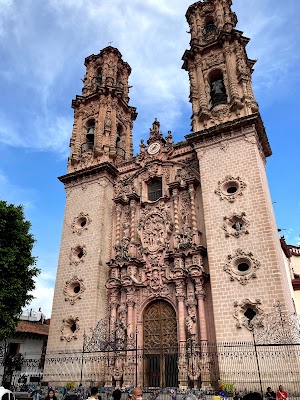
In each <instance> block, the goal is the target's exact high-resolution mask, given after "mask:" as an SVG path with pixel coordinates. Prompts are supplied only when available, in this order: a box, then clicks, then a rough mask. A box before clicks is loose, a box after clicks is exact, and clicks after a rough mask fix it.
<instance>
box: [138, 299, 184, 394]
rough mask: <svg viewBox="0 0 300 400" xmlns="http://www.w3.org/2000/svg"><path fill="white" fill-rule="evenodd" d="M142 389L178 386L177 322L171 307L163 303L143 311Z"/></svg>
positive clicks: (156, 302)
mask: <svg viewBox="0 0 300 400" xmlns="http://www.w3.org/2000/svg"><path fill="white" fill-rule="evenodd" d="M143 331H144V386H147V387H177V386H178V366H177V360H178V342H177V321H176V314H175V310H174V308H173V307H172V306H171V305H170V304H169V303H168V302H166V301H164V300H157V301H155V302H153V303H151V304H150V305H149V306H148V307H147V308H146V310H145V312H144V318H143Z"/></svg>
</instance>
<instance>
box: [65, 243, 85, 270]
mask: <svg viewBox="0 0 300 400" xmlns="http://www.w3.org/2000/svg"><path fill="white" fill-rule="evenodd" d="M85 256H86V246H85V245H80V244H78V245H77V246H75V247H72V248H71V253H70V256H69V258H70V264H74V265H78V264H79V263H81V262H83V260H84V257H85Z"/></svg>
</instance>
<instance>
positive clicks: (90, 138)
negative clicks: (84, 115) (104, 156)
mask: <svg viewBox="0 0 300 400" xmlns="http://www.w3.org/2000/svg"><path fill="white" fill-rule="evenodd" d="M85 129H86V134H85V138H86V142H85V143H83V144H82V145H81V152H82V153H84V152H85V151H89V150H93V149H94V143H95V120H94V119H90V120H89V121H88V122H87V123H86V128H85Z"/></svg>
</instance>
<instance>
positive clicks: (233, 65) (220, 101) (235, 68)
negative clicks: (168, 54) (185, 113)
mask: <svg viewBox="0 0 300 400" xmlns="http://www.w3.org/2000/svg"><path fill="white" fill-rule="evenodd" d="M231 4H232V1H231V0H211V1H198V2H197V3H195V4H193V5H191V6H190V7H189V8H188V10H187V13H186V18H187V21H188V23H189V26H190V34H191V41H190V45H191V48H190V49H189V50H186V52H185V53H184V55H183V60H184V64H183V68H184V69H185V70H187V71H188V73H189V78H190V102H191V103H192V109H193V114H192V131H193V132H197V131H199V130H201V129H204V128H209V127H210V126H213V125H216V124H218V123H220V122H226V121H232V120H234V119H235V118H237V117H242V116H247V115H250V114H253V113H255V112H257V111H258V105H257V103H256V101H255V98H254V95H253V91H252V84H251V74H252V72H253V66H254V64H255V61H253V60H249V58H248V57H247V53H246V50H245V47H246V45H247V43H248V42H249V39H247V38H245V37H244V36H243V34H242V32H240V31H238V30H236V29H235V26H236V24H237V17H236V15H235V13H234V12H232V10H231Z"/></svg>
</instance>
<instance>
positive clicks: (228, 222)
mask: <svg viewBox="0 0 300 400" xmlns="http://www.w3.org/2000/svg"><path fill="white" fill-rule="evenodd" d="M245 215H246V214H245V213H244V212H242V213H241V214H236V213H233V214H232V215H231V216H230V217H224V224H223V227H222V228H223V229H224V231H225V236H226V237H230V236H234V237H236V238H238V237H240V236H242V235H246V234H248V233H249V231H248V227H249V221H248V220H247V219H246V218H245Z"/></svg>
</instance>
